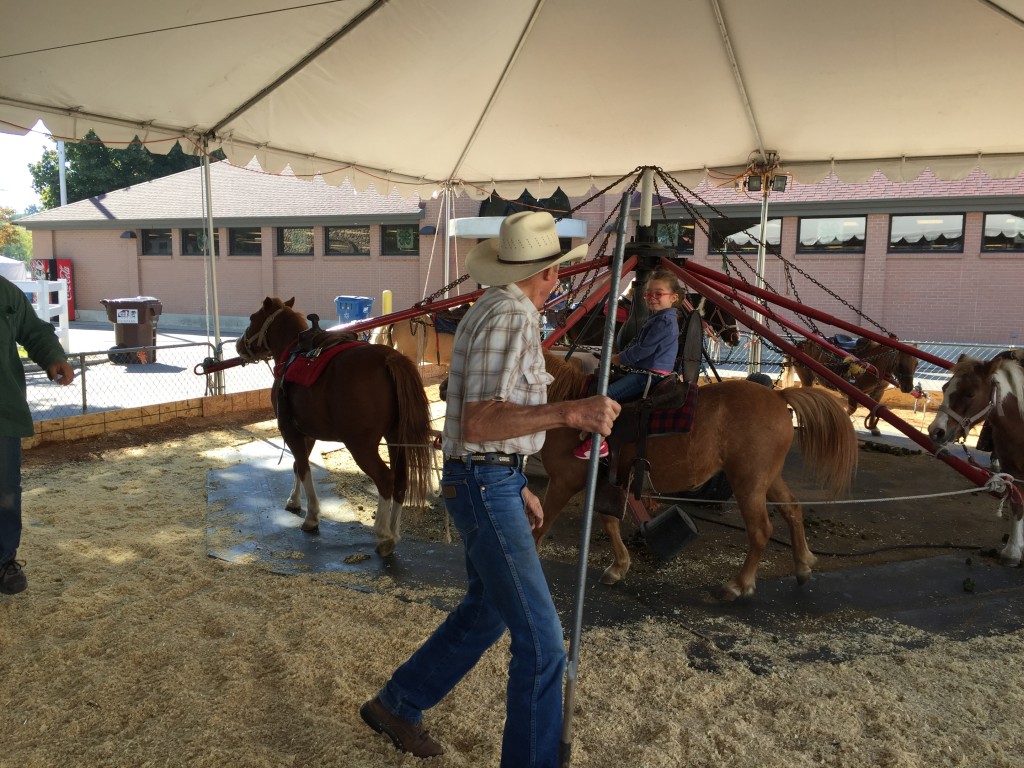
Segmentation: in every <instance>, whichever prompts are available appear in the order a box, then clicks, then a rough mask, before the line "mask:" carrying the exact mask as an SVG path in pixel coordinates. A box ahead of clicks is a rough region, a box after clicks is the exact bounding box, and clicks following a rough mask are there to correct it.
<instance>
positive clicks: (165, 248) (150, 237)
mask: <svg viewBox="0 0 1024 768" xmlns="http://www.w3.org/2000/svg"><path fill="white" fill-rule="evenodd" d="M142 253H143V255H145V256H170V255H171V230H169V229H144V230H142Z"/></svg>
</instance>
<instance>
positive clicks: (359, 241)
mask: <svg viewBox="0 0 1024 768" xmlns="http://www.w3.org/2000/svg"><path fill="white" fill-rule="evenodd" d="M324 253H325V254H327V255H329V256H332V255H333V256H369V255H370V228H369V227H327V228H326V230H325V232H324Z"/></svg>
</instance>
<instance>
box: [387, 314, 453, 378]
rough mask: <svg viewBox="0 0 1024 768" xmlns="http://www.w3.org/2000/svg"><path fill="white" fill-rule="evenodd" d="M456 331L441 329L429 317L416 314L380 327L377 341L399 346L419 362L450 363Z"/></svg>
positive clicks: (393, 347)
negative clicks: (403, 320)
mask: <svg viewBox="0 0 1024 768" xmlns="http://www.w3.org/2000/svg"><path fill="white" fill-rule="evenodd" d="M454 338H455V335H454V334H452V333H444V332H441V331H438V329H437V326H436V325H435V324H434V321H433V320H432V319H431V318H429V317H414V318H412V319H411V320H409V321H407V322H402V323H393V324H391V325H385V326H384V327H383V328H381V331H380V334H379V335H378V336H377V337H376V339H375V341H376V343H377V344H384V345H385V346H388V347H391V348H392V349H397V350H398V351H399V352H401V353H402V354H403V355H405V356H406V357H407V358H409V359H410V360H412V361H413V362H414V363H416V364H420V363H433V364H434V365H443V366H444V367H446V368H447V367H448V366H449V365H450V364H451V360H452V341H453V339H454Z"/></svg>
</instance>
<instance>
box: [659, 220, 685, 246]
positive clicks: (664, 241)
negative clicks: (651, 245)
mask: <svg viewBox="0 0 1024 768" xmlns="http://www.w3.org/2000/svg"><path fill="white" fill-rule="evenodd" d="M693 231H694V225H693V222H692V221H689V220H687V221H655V222H654V232H655V236H656V237H657V238H658V244H659V245H662V246H664V247H665V248H673V249H675V252H676V253H693Z"/></svg>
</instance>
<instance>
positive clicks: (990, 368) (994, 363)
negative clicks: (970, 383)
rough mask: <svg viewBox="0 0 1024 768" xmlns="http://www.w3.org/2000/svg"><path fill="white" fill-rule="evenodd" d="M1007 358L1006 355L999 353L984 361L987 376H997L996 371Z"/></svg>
mask: <svg viewBox="0 0 1024 768" xmlns="http://www.w3.org/2000/svg"><path fill="white" fill-rule="evenodd" d="M1005 360H1006V358H1005V357H1001V356H999V355H996V356H995V357H993V358H992V359H991V360H989V361H988V362H987V363H984V364H983V365H984V375H985V376H986V377H987V378H991V377H992V376H995V375H996V371H998V370H999V367H1000V366H1001V365H1002V364H1003V362H1004V361H1005Z"/></svg>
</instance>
